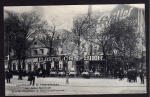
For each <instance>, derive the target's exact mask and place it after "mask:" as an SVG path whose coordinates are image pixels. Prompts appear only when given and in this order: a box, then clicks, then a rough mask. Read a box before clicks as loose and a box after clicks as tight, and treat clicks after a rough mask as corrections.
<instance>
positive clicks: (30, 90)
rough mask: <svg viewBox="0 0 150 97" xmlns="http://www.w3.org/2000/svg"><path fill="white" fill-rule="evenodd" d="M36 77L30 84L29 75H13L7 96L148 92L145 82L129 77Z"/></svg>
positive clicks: (8, 84)
mask: <svg viewBox="0 0 150 97" xmlns="http://www.w3.org/2000/svg"><path fill="white" fill-rule="evenodd" d="M68 82H69V83H66V78H65V77H63V78H56V77H55V78H54V77H53V78H52V77H46V78H35V85H34V86H32V85H31V86H30V85H29V84H30V82H29V81H27V77H24V78H23V80H18V76H13V78H12V79H11V83H6V81H5V90H6V91H5V95H6V96H26V95H27V96H30V95H31V96H32V95H81V94H85V95H87V94H140V93H146V92H147V90H146V79H145V84H140V78H139V77H138V78H137V82H132V83H129V82H127V78H124V79H123V80H122V81H119V79H107V78H89V79H84V78H69V79H68Z"/></svg>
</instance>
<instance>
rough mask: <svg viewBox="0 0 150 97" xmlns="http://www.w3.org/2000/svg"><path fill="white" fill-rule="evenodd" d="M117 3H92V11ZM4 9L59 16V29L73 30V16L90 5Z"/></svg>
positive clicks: (102, 9) (105, 8)
mask: <svg viewBox="0 0 150 97" xmlns="http://www.w3.org/2000/svg"><path fill="white" fill-rule="evenodd" d="M131 6H134V7H138V8H144V7H145V6H144V4H131ZM115 7H116V5H115V4H113V5H112V4H111V5H110V4H109V5H108V4H107V5H92V11H93V12H94V11H100V12H105V11H111V10H112V9H113V8H115ZM4 10H12V11H16V12H20V13H21V12H28V11H36V12H37V13H38V14H39V15H40V16H41V18H42V19H44V20H47V21H48V23H49V24H50V23H51V17H57V19H58V20H59V22H61V25H60V26H59V27H58V29H62V28H63V29H67V30H71V29H70V28H72V26H73V18H74V17H75V16H77V15H79V14H86V13H87V12H88V5H59V6H7V7H4Z"/></svg>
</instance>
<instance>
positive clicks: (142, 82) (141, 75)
mask: <svg viewBox="0 0 150 97" xmlns="http://www.w3.org/2000/svg"><path fill="white" fill-rule="evenodd" d="M139 76H140V79H141V84H144V73H143V71H142V70H140V71H139Z"/></svg>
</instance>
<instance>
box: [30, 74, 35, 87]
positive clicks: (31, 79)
mask: <svg viewBox="0 0 150 97" xmlns="http://www.w3.org/2000/svg"><path fill="white" fill-rule="evenodd" d="M29 73H30V75H29V81H30V85H31V84H32V85H34V82H35V75H34V71H30V72H29Z"/></svg>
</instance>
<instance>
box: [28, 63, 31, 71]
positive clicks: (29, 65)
mask: <svg viewBox="0 0 150 97" xmlns="http://www.w3.org/2000/svg"><path fill="white" fill-rule="evenodd" d="M28 70H31V62H29V63H28Z"/></svg>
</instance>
